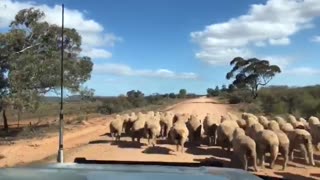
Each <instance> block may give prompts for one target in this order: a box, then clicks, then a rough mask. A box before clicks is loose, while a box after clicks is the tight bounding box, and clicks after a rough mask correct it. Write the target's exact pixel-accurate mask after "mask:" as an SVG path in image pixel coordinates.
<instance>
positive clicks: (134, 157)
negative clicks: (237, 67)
mask: <svg viewBox="0 0 320 180" xmlns="http://www.w3.org/2000/svg"><path fill="white" fill-rule="evenodd" d="M165 110H166V111H172V112H174V113H195V114H198V115H199V116H200V117H204V116H205V114H206V113H208V112H210V113H213V114H215V115H216V116H221V115H226V113H227V112H230V111H232V110H233V109H232V108H231V107H230V106H229V105H227V104H221V103H219V102H217V101H215V100H212V99H209V98H205V97H202V98H197V99H192V100H186V101H184V102H180V103H178V104H175V105H172V106H169V107H167V108H166V109H165ZM89 122H90V123H89V124H86V125H83V126H80V127H75V128H73V129H72V130H70V131H69V132H66V135H65V139H64V142H65V149H66V153H65V160H66V161H67V162H73V161H74V158H76V157H85V158H87V159H99V160H125V161H165V162H199V161H203V160H205V159H207V160H210V161H219V162H221V163H222V164H224V166H226V167H228V166H230V156H231V153H226V152H225V151H223V150H221V148H220V147H208V146H205V145H202V146H200V147H194V146H187V148H186V153H184V154H181V153H177V152H175V147H174V146H173V145H171V144H169V143H167V141H165V140H159V141H158V145H157V146H156V147H147V146H146V140H143V141H142V144H136V143H132V142H131V140H130V138H129V137H124V138H122V141H121V142H120V143H114V142H113V141H112V140H111V138H110V137H108V136H106V135H105V134H106V133H107V132H108V131H109V130H108V126H107V124H108V120H107V119H105V118H97V119H93V120H90V121H89ZM57 145H58V138H57V134H52V135H51V137H49V138H45V139H42V140H39V139H30V140H28V141H21V142H17V143H16V144H13V145H11V146H0V154H2V155H4V156H5V157H4V158H2V159H0V167H4V166H14V165H17V164H22V163H29V162H33V161H37V160H41V159H43V158H46V157H48V156H51V155H54V154H56V153H57V150H58V149H57V147H58V146H57ZM278 159H279V161H278V162H277V165H276V167H275V169H274V170H271V169H268V168H265V169H264V170H261V169H260V170H259V172H258V174H262V175H272V176H278V177H285V178H288V179H320V168H318V167H310V166H307V165H304V163H303V161H302V159H300V158H297V161H295V162H290V163H289V165H288V168H287V170H286V171H281V168H282V167H281V166H280V164H281V162H282V160H283V159H282V157H279V158H278ZM315 159H316V161H320V154H318V153H316V154H315ZM54 161H55V160H54V158H51V159H49V160H46V161H45V162H44V163H53V162H54Z"/></svg>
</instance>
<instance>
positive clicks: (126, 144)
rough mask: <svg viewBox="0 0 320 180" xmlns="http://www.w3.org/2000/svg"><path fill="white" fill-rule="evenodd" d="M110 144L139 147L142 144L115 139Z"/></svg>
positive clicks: (122, 146)
mask: <svg viewBox="0 0 320 180" xmlns="http://www.w3.org/2000/svg"><path fill="white" fill-rule="evenodd" d="M111 145H116V146H118V147H119V148H137V149H138V148H141V147H142V146H143V145H144V144H143V143H139V142H132V141H117V142H115V141H114V142H112V143H111Z"/></svg>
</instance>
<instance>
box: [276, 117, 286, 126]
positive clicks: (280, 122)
mask: <svg viewBox="0 0 320 180" xmlns="http://www.w3.org/2000/svg"><path fill="white" fill-rule="evenodd" d="M274 120H276V121H277V122H278V123H279V125H281V124H284V123H287V121H286V120H284V119H283V118H282V117H281V116H276V117H274Z"/></svg>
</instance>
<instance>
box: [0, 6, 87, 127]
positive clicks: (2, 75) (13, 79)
mask: <svg viewBox="0 0 320 180" xmlns="http://www.w3.org/2000/svg"><path fill="white" fill-rule="evenodd" d="M44 16H45V14H44V12H41V11H40V10H37V9H33V8H29V9H23V10H20V11H19V12H18V13H17V15H16V16H15V19H14V20H13V21H12V22H11V24H10V27H9V31H8V32H7V33H3V34H0V96H1V97H0V98H1V99H0V100H1V102H0V103H1V104H0V107H1V109H4V110H5V109H6V108H8V107H9V106H13V107H14V108H15V109H18V110H19V111H23V110H36V109H37V108H38V103H39V99H40V96H41V95H44V94H45V93H47V92H49V91H52V90H54V89H56V88H59V86H60V73H59V72H60V47H59V44H60V42H59V39H60V34H61V32H60V31H61V28H60V27H59V26H57V25H51V24H49V23H47V22H45V21H43V17H44ZM64 34H65V39H64V47H63V49H64V57H65V58H64V69H65V71H64V74H65V78H64V86H65V87H66V88H67V89H68V90H70V91H72V92H77V91H79V89H80V87H81V85H82V84H83V83H84V82H86V81H87V80H88V79H90V73H91V71H92V66H93V63H92V62H91V59H90V58H89V57H82V56H80V52H81V36H80V35H79V34H78V32H77V31H76V30H75V29H69V28H65V29H64ZM60 41H61V40H60ZM3 116H6V115H5V111H3ZM4 121H6V118H5V120H4ZM5 123H6V122H5ZM5 128H6V129H7V127H5Z"/></svg>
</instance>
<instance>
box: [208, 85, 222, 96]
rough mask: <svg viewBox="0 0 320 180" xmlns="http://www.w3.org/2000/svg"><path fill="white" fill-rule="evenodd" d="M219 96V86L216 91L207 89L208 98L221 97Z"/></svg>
mask: <svg viewBox="0 0 320 180" xmlns="http://www.w3.org/2000/svg"><path fill="white" fill-rule="evenodd" d="M219 94H220V89H219V86H216V88H215V89H212V88H208V89H207V96H208V97H215V96H219Z"/></svg>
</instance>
